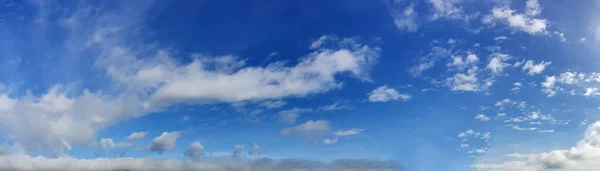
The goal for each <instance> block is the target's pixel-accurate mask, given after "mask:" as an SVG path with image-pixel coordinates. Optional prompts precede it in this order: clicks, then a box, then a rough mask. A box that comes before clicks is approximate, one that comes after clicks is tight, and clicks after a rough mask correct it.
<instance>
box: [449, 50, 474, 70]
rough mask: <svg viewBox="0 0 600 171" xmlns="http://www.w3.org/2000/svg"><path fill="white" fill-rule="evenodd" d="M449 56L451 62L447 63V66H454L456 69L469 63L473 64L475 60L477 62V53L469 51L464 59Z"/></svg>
mask: <svg viewBox="0 0 600 171" xmlns="http://www.w3.org/2000/svg"><path fill="white" fill-rule="evenodd" d="M450 58H451V59H452V62H451V63H448V64H447V66H449V67H456V68H458V69H463V68H465V67H467V66H469V65H475V64H477V62H479V58H478V57H477V55H475V54H472V53H469V54H468V55H467V57H466V58H465V59H464V60H463V58H462V57H460V56H451V57H450Z"/></svg>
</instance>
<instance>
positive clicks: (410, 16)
mask: <svg viewBox="0 0 600 171" xmlns="http://www.w3.org/2000/svg"><path fill="white" fill-rule="evenodd" d="M392 12H393V13H392V17H393V18H394V24H396V28H397V29H398V30H407V31H410V32H414V31H417V30H418V29H419V24H418V23H417V16H418V14H417V12H416V11H415V5H414V4H413V3H411V4H410V5H408V7H406V8H404V10H402V11H396V10H392Z"/></svg>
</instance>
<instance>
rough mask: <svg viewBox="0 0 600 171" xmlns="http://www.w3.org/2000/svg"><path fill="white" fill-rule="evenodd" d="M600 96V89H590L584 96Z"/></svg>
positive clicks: (587, 89)
mask: <svg viewBox="0 0 600 171" xmlns="http://www.w3.org/2000/svg"><path fill="white" fill-rule="evenodd" d="M597 95H600V92H598V88H596V87H588V88H586V89H585V93H584V94H583V96H597Z"/></svg>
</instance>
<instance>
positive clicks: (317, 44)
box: [310, 35, 337, 49]
mask: <svg viewBox="0 0 600 171" xmlns="http://www.w3.org/2000/svg"><path fill="white" fill-rule="evenodd" d="M336 39H337V38H336V37H334V36H330V35H323V36H321V37H319V39H317V40H315V41H313V42H312V43H311V44H310V48H311V49H317V48H319V47H321V45H323V44H326V41H333V40H336Z"/></svg>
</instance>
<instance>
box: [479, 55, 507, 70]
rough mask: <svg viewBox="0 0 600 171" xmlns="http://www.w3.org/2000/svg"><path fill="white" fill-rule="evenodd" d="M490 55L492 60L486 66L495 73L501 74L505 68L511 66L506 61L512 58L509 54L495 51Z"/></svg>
mask: <svg viewBox="0 0 600 171" xmlns="http://www.w3.org/2000/svg"><path fill="white" fill-rule="evenodd" d="M490 56H491V59H490V62H489V63H488V64H487V66H486V67H485V68H486V69H489V70H491V71H492V72H493V73H494V74H500V73H502V71H504V68H506V67H507V66H510V64H508V63H506V62H505V61H507V60H508V59H510V56H508V55H507V54H501V53H494V54H492V55H490Z"/></svg>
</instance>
